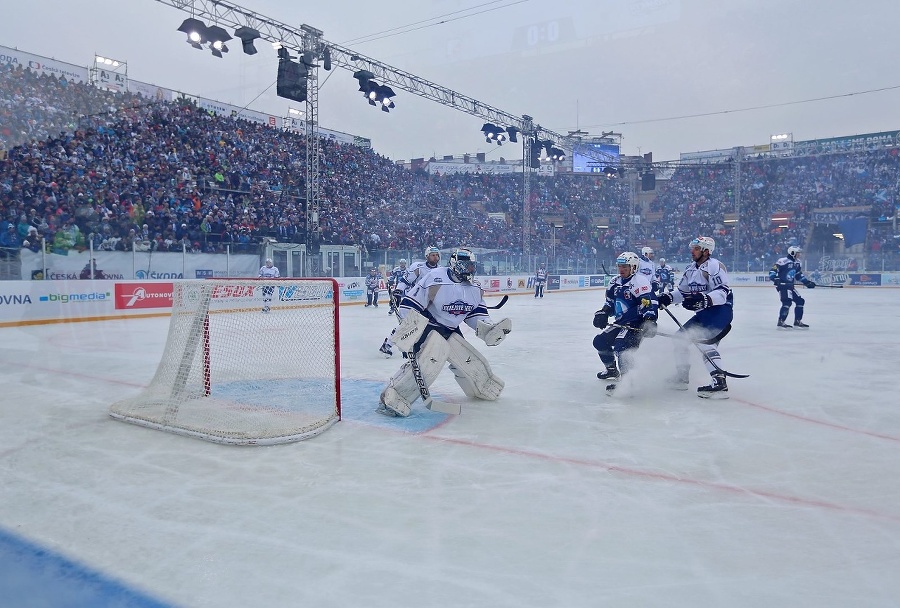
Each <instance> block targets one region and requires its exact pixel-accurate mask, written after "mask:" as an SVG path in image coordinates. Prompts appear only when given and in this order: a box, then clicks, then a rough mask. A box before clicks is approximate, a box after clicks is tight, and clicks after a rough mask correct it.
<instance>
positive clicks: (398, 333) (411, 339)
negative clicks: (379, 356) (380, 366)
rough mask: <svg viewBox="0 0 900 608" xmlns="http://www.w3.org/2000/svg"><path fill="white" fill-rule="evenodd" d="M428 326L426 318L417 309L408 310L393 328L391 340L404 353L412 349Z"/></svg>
mask: <svg viewBox="0 0 900 608" xmlns="http://www.w3.org/2000/svg"><path fill="white" fill-rule="evenodd" d="M427 326H428V319H426V318H425V316H424V315H422V314H421V313H420V312H419V311H417V310H410V311H409V314H407V315H406V316H405V317H404V318H403V321H401V322H400V325H398V326H397V328H396V329H395V330H394V336H393V338H392V341H393V343H394V344H396V345H397V348H399V349H400V350H402V351H403V352H405V353H408V352H409V351H411V350H412V348H413V346H414V345H415V343H416V342H418V341H419V338H420V337H422V334H423V333H424V332H425V328H426V327H427Z"/></svg>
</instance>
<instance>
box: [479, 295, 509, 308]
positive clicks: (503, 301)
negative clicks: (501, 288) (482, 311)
mask: <svg viewBox="0 0 900 608" xmlns="http://www.w3.org/2000/svg"><path fill="white" fill-rule="evenodd" d="M507 300H509V296H503V297H502V298H500V301H499V302H498V303H496V304H494V305H493V306H485V308H489V309H491V310H497V309H498V308H503V305H504V304H506V301H507Z"/></svg>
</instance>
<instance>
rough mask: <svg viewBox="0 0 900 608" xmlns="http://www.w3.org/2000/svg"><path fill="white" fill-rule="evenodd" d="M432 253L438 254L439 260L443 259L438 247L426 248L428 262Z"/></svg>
mask: <svg viewBox="0 0 900 608" xmlns="http://www.w3.org/2000/svg"><path fill="white" fill-rule="evenodd" d="M432 253H436V254H437V256H438V259H441V250H440V249H438V248H437V247H426V248H425V259H426V260H427V259H428V256H430V255H431V254H432Z"/></svg>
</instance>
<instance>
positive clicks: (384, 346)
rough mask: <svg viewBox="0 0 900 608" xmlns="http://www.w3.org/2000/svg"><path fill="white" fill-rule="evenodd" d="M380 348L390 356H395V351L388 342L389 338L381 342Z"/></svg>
mask: <svg viewBox="0 0 900 608" xmlns="http://www.w3.org/2000/svg"><path fill="white" fill-rule="evenodd" d="M378 350H380V351H381V352H383V353H384V354H385V355H386V356H388V357H393V356H394V351H392V350H391V345H390V344H388V341H387V338H385V340H384V342H382V343H381V347H380V348H379V349H378Z"/></svg>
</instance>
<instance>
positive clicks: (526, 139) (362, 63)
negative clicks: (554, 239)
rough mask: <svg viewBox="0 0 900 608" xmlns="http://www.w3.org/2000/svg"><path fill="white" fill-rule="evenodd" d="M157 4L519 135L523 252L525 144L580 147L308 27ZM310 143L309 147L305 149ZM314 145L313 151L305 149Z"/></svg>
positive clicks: (575, 140)
mask: <svg viewBox="0 0 900 608" xmlns="http://www.w3.org/2000/svg"><path fill="white" fill-rule="evenodd" d="M156 1H157V2H159V3H161V4H166V5H168V6H172V7H174V8H177V9H179V10H181V11H184V12H186V13H189V14H190V15H191V16H192V17H194V18H197V19H202V20H204V21H205V22H206V23H212V24H214V25H219V26H224V27H231V28H234V29H237V28H240V27H248V28H252V29H254V30H256V31H258V32H259V40H266V41H268V42H271V43H273V44H280V45H282V46H283V47H285V48H288V49H291V50H293V51H295V52H296V53H297V54H298V55H301V54H302V53H306V52H309V53H312V56H314V57H315V58H316V59H318V58H321V57H323V55H324V53H325V49H328V52H329V53H330V58H331V65H333V66H337V67H340V68H343V69H345V70H349V71H350V72H351V73H357V72H359V71H360V70H365V71H368V72H370V73H371V74H372V76H373V78H374V79H375V80H377V81H378V82H379V83H380V84H382V85H390V86H393V87H394V88H396V89H400V90H402V91H406V92H407V93H412V94H414V95H418V96H419V97H424V98H425V99H430V100H431V101H435V102H437V103H439V104H441V105H444V106H447V107H449V108H453V109H455V110H458V111H460V112H465V113H466V114H469V115H470V116H475V117H477V118H481V119H483V120H484V121H485V122H488V123H493V124H495V125H504V126H505V127H508V128H511V129H514V132H517V133H520V134H521V135H522V136H523V137H522V146H523V155H522V157H523V162H522V164H523V173H524V174H525V188H524V194H525V196H524V201H523V218H522V219H523V225H524V226H526V229H525V230H524V231H523V242H522V249H523V251H525V252H526V253H530V251H531V235H530V233H529V231H528V229H527V226H529V225H530V203H529V191H530V183H529V182H530V179H529V175H530V173H531V169H529V168H528V163H527V158H528V151H529V145H530V142H531V141H533V140H541V141H550V142H551V143H552V144H553V145H554V146H556V147H558V148H560V149H563V150H574V148H575V146H578V145H580V144H582V143H584V140H583V139H582V138H581V137H580V134H570V135H562V134H560V133H556V132H555V131H551V130H550V129H546V128H544V127H542V126H540V125H539V124H536V123H534V122H533V119H532V118H531V117H530V116H528V115H522V116H516V115H514V114H511V113H509V112H506V111H504V110H501V109H499V108H495V107H493V106H491V105H489V104H486V103H484V102H483V101H479V100H477V99H475V98H473V97H469V96H468V95H464V94H462V93H459V92H458V91H454V90H452V89H448V88H446V87H442V86H441V85H439V84H436V83H433V82H429V81H427V80H425V79H424V78H420V77H418V76H416V75H414V74H411V73H410V72H406V71H404V70H401V69H399V68H395V67H393V66H390V65H387V64H386V63H382V62H380V61H378V60H376V59H373V58H371V57H367V56H366V55H363V54H362V53H359V52H357V51H353V50H351V49H348V48H346V47H343V46H341V45H339V44H335V43H333V42H328V41H327V40H324V39H323V38H322V33H323V32H322V30H318V29H316V28H314V27H312V26H309V25H306V24H304V25H301V26H300V27H299V28H297V27H294V26H291V25H287V24H285V23H281V22H279V21H276V20H274V19H271V18H269V17H266V16H264V15H260V14H259V13H256V12H254V11H251V10H249V9H246V8H243V7H241V6H238V5H236V4H231V3H230V2H224V1H222V0H156ZM317 73H318V69H317V68H311V69H310V76H309V78H310V82H309V86H308V91H309V94H308V97H307V104H306V105H307V120H306V123H305V124H306V136H307V167H306V171H307V176H306V177H307V179H306V184H307V193H306V194H307V221H308V222H310V221H311V220H312V223H315V222H317V221H318V210H319V175H318V174H319V171H318V168H319V157H320V152H319V149H318V148H319V145H318V139H319V138H318V136H317V131H318V107H317V106H318V88H319V83H318V75H317ZM310 144H312V146H311V145H310ZM310 147H314V148H315V149H314V150H310ZM580 151H581V152H582V153H583V154H584V155H585V156H588V157H590V158H592V159H593V160H597V161H600V162H602V163H607V164H609V165H616V166H622V159H621V158H619V157H616V156H612V155H610V154H606V153H604V152H601V151H599V150H595V149H592V148H591V147H590V146H586V147H584V148H582V150H580Z"/></svg>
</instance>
